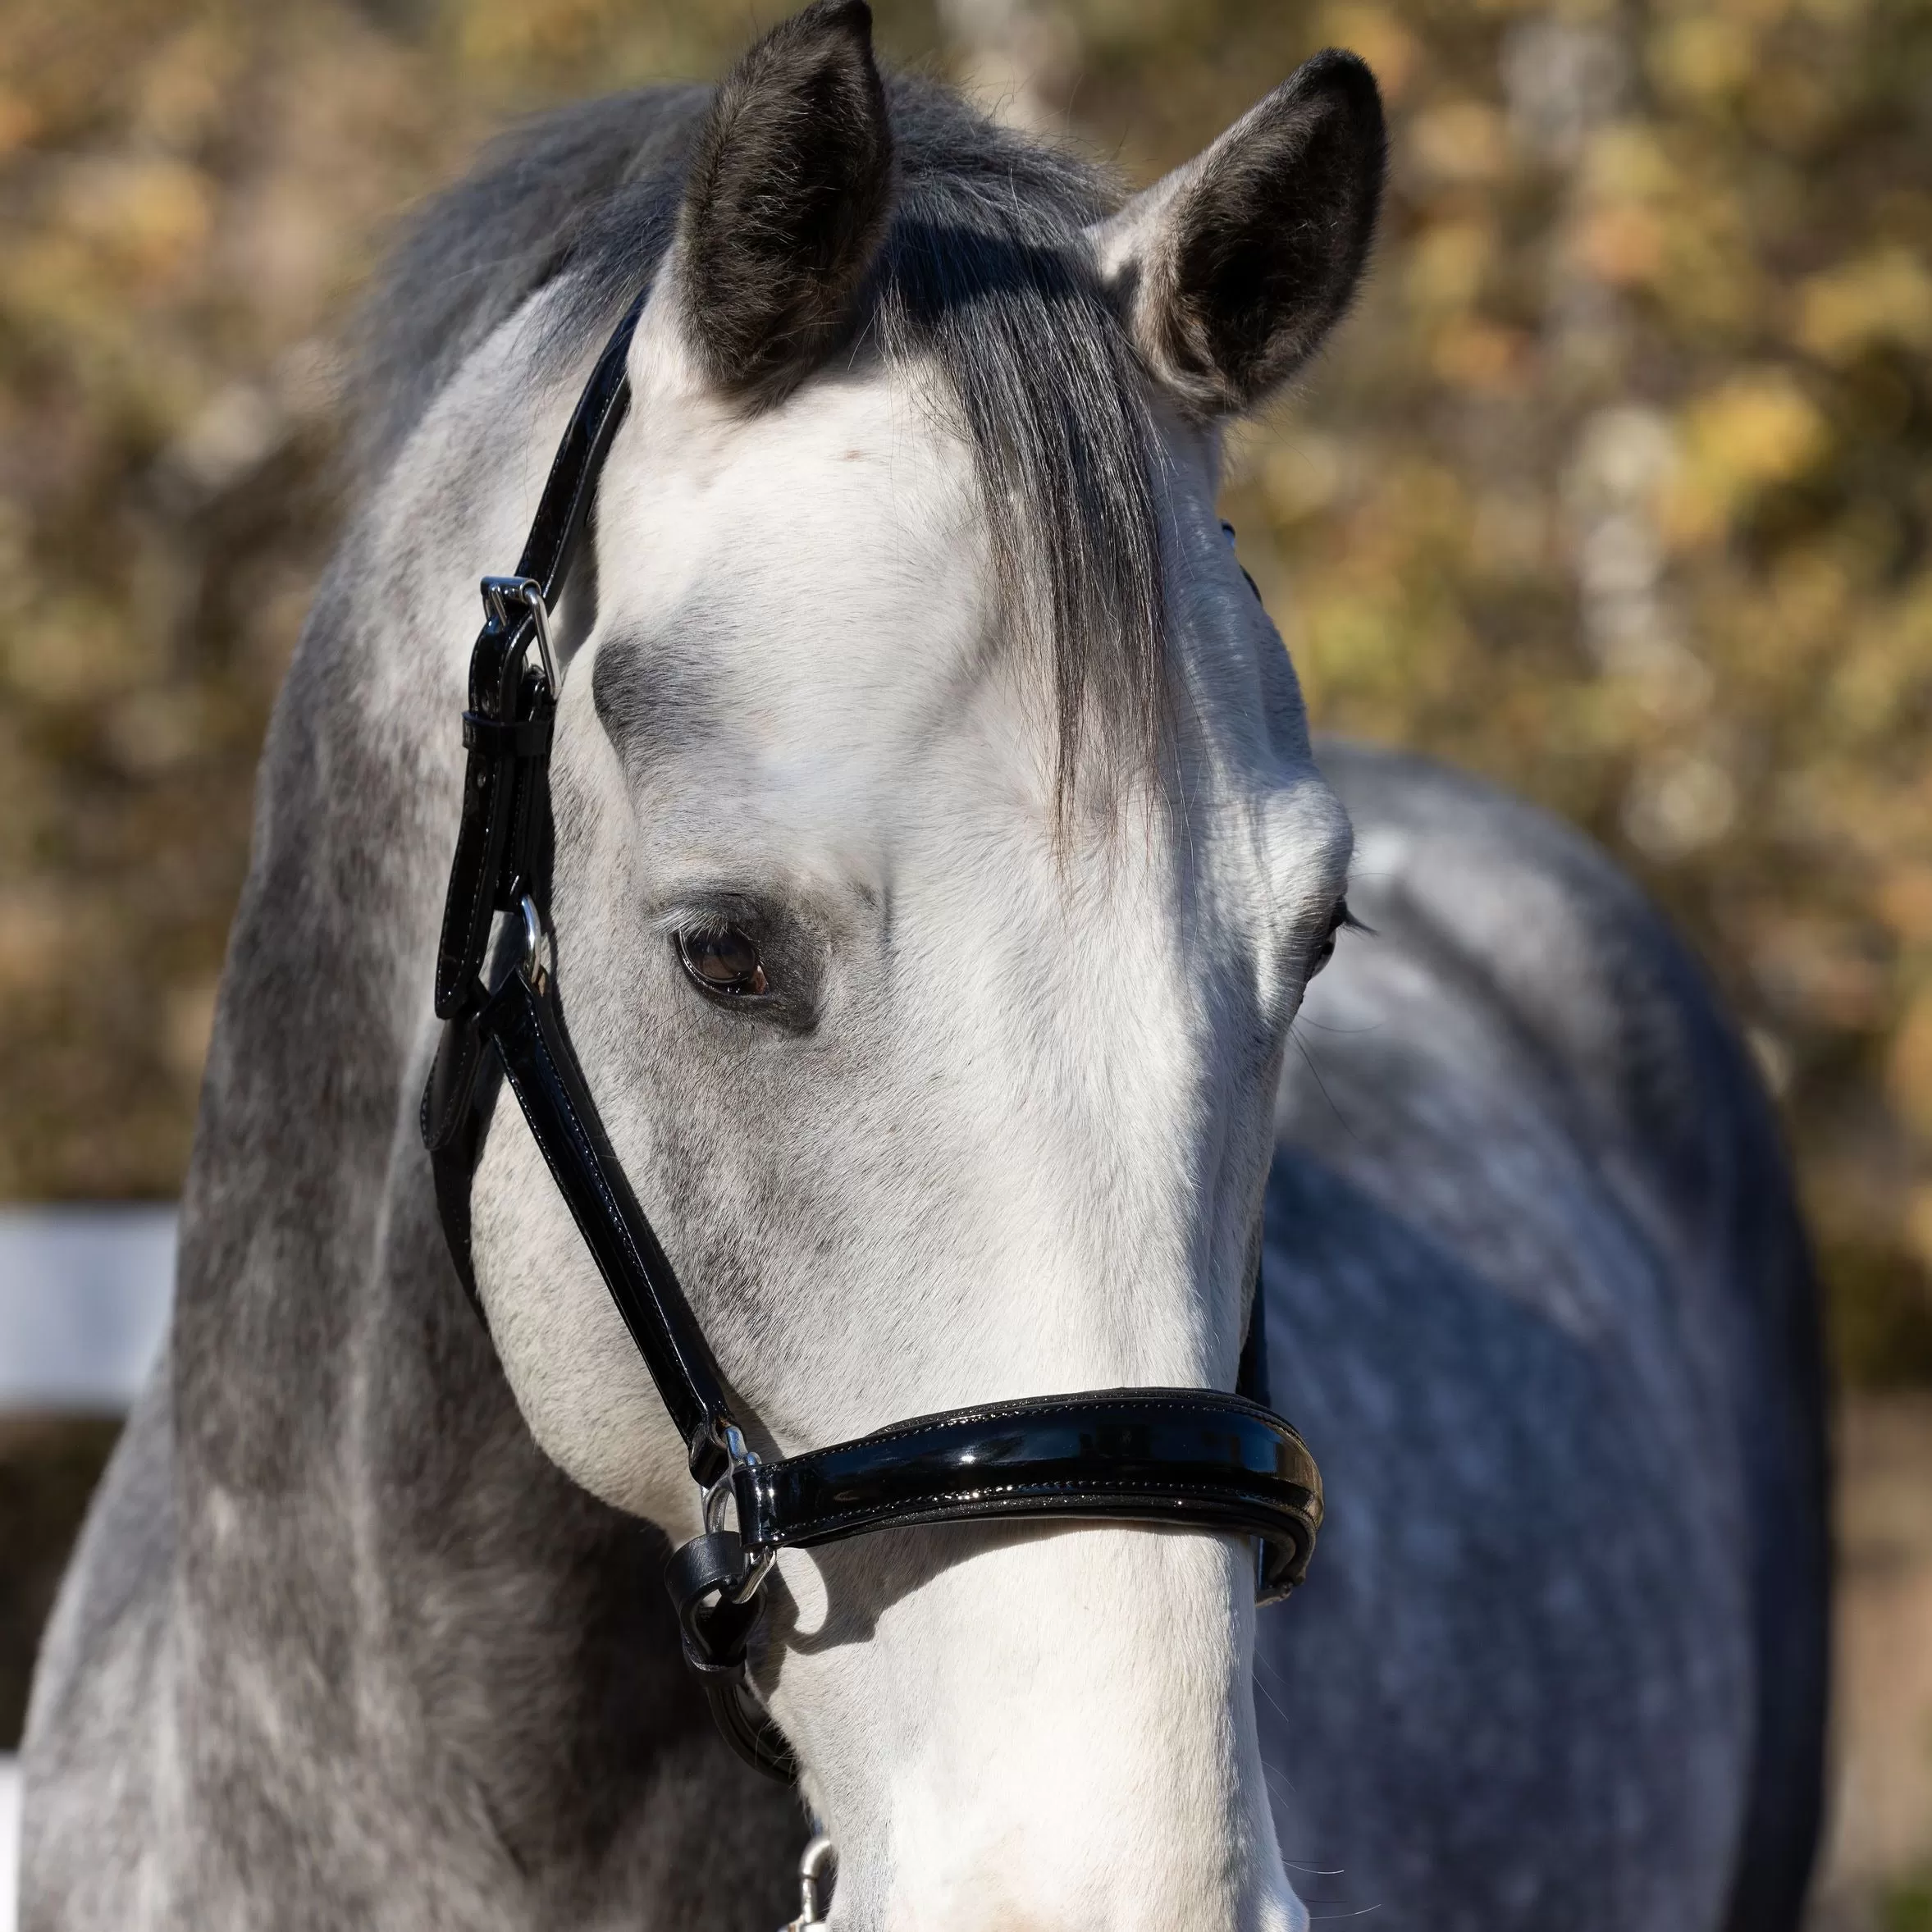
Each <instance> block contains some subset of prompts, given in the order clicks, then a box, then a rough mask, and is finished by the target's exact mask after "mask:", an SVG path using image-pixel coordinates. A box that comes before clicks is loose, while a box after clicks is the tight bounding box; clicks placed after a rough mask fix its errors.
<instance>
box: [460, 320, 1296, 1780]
mask: <svg viewBox="0 0 1932 1932" xmlns="http://www.w3.org/2000/svg"><path fill="white" fill-rule="evenodd" d="M642 303H643V298H642V297H639V299H638V300H637V303H636V304H633V307H632V308H631V309H630V311H629V312H628V313H627V314H626V315H625V317H624V318H623V321H622V322H620V323H619V325H618V327H617V331H616V332H615V333H614V335H613V336H612V337H611V338H610V342H609V343H608V344H607V345H605V349H604V353H603V354H602V355H601V356H600V357H599V358H598V360H597V366H596V369H595V370H594V371H593V372H592V373H591V378H590V381H589V382H588V384H587V386H586V387H585V390H584V392H583V395H582V397H581V398H580V399H579V400H578V405H577V409H576V412H575V413H574V414H573V416H572V418H571V420H570V426H569V429H568V430H567V431H566V432H565V433H564V441H563V445H562V446H561V448H560V450H558V453H557V459H556V462H555V465H554V467H553V468H552V469H551V471H550V480H549V482H547V483H546V485H545V487H544V491H543V496H542V499H541V502H540V504H539V505H538V508H537V518H536V520H535V522H534V523H532V526H531V530H530V536H529V540H528V542H527V543H526V544H525V546H524V548H523V557H522V559H521V560H520V561H519V563H518V567H517V574H516V575H515V576H514V577H510V578H485V579H484V582H483V610H484V623H483V628H482V632H481V633H480V634H479V635H478V637H477V642H476V647H475V650H474V651H473V654H472V655H471V659H470V670H469V705H468V710H465V711H464V715H463V742H464V746H465V747H466V748H467V751H468V765H467V767H466V770H465V772H464V788H463V817H462V823H461V826H460V829H459V832H458V834H457V841H456V855H455V858H454V862H453V863H452V865H451V866H450V889H449V896H448V900H447V902H446V905H445V910H444V916H443V929H442V938H441V944H440V945H439V947H438V948H437V953H436V1015H437V1017H438V1018H439V1019H441V1021H442V1022H443V1030H442V1036H441V1039H440V1041H439V1042H438V1044H437V1048H436V1062H435V1065H434V1066H433V1067H432V1069H431V1072H430V1077H429V1083H428V1085H427V1088H426V1089H425V1090H424V1093H423V1096H422V1138H423V1141H424V1144H425V1145H426V1146H427V1148H428V1149H429V1154H430V1162H431V1167H432V1172H433V1174H434V1176H435V1182H436V1208H437V1211H438V1213H439V1214H440V1216H441V1220H442V1224H443V1231H444V1235H445V1238H446V1240H448V1242H449V1246H450V1256H451V1258H452V1259H453V1260H454V1263H455V1266H456V1272H457V1276H458V1278H459V1280H460V1281H461V1282H462V1284H463V1286H464V1291H465V1292H466V1293H467V1294H468V1296H469V1298H470V1300H471V1303H472V1305H473V1306H474V1307H475V1308H476V1309H477V1314H478V1316H479V1317H481V1316H482V1304H481V1303H480V1301H479V1300H478V1299H477V1288H476V1277H475V1273H474V1271H473V1267H472V1263H471V1259H470V1187H471V1182H472V1179H473V1176H474V1173H475V1171H476V1164H477V1158H478V1156H479V1155H480V1153H481V1152H482V1142H483V1138H484V1135H485V1134H486V1131H487V1130H488V1126H489V1121H490V1118H491V1109H492V1108H493V1106H494V1103H495V1101H496V1094H497V1089H498V1085H499V1084H500V1081H502V1080H508V1082H509V1087H510V1090H511V1091H512V1092H513V1093H514V1094H515V1095H516V1098H517V1103H518V1106H519V1107H520V1108H521V1109H522V1110H523V1117H524V1119H525V1120H526V1121H528V1124H529V1127H530V1131H531V1134H532V1137H533V1138H534V1139H535V1140H536V1142H537V1147H538V1148H539V1149H541V1153H542V1154H543V1158H544V1160H545V1162H546V1164H547V1165H548V1167H549V1168H550V1175H551V1176H552V1178H553V1179H554V1180H555V1182H556V1185H557V1187H558V1190H559V1191H560V1193H561V1194H563V1196H564V1199H565V1201H567V1202H568V1203H569V1208H570V1212H571V1214H572V1217H573V1218H574V1219H575V1221H576V1222H577V1226H578V1231H580V1233H581V1234H582V1236H583V1240H584V1245H585V1246H586V1247H587V1248H588V1249H589V1250H590V1253H591V1258H592V1259H593V1260H595V1262H596V1264H597V1268H598V1272H600V1273H601V1275H602V1276H603V1278H604V1281H605V1286H606V1287H607V1288H608V1289H609V1290H610V1296H611V1299H612V1300H613V1301H614V1303H615V1304H616V1305H617V1309H618V1312H619V1314H620V1315H622V1317H623V1322H624V1326H625V1327H626V1328H628V1330H629V1331H630V1336H631V1340H632V1341H633V1342H634V1343H635V1344H636V1345H637V1352H638V1354H640V1355H641V1356H642V1358H643V1359H644V1363H645V1365H646V1368H648V1369H649V1370H650V1372H651V1380H652V1382H654V1383H655V1385H656V1388H657V1391H658V1394H659V1395H660V1397H661V1398H662V1400H663V1402H664V1404H665V1409H666V1410H667V1411H668V1412H669V1415H670V1418H671V1420H672V1422H673V1423H674V1424H675V1425H676V1427H677V1429H678V1433H679V1435H680V1436H683V1440H684V1444H685V1450H686V1455H687V1459H688V1460H689V1463H690V1467H691V1473H692V1477H693V1478H695V1479H696V1480H697V1482H698V1483H699V1484H700V1485H701V1487H702V1488H703V1491H704V1500H703V1517H704V1533H703V1534H702V1535H701V1536H698V1537H694V1538H693V1539H692V1541H689V1542H687V1543H686V1544H685V1545H684V1546H683V1547H682V1548H681V1549H679V1550H678V1551H677V1552H676V1554H675V1555H674V1556H673V1558H672V1560H671V1563H670V1566H669V1570H668V1571H667V1573H666V1575H665V1583H666V1586H667V1587H668V1588H669V1592H670V1595H671V1600H672V1602H673V1604H674V1605H675V1607H676V1610H677V1612H678V1626H679V1629H680V1632H681V1633H682V1637H683V1647H684V1656H685V1660H686V1661H687V1663H688V1664H689V1665H690V1666H691V1669H692V1672H693V1673H694V1674H695V1675H696V1676H697V1679H698V1681H699V1683H701V1685H702V1687H703V1688H704V1692H705V1695H706V1698H707V1700H708V1701H709V1702H710V1706H711V1710H712V1712H713V1715H715V1717H716V1719H717V1721H718V1724H719V1729H720V1730H722V1731H723V1733H724V1736H725V1738H727V1739H728V1741H729V1742H730V1743H731V1745H732V1747H733V1749H734V1750H736V1751H737V1752H738V1754H739V1755H740V1756H742V1757H743V1758H744V1759H745V1761H747V1763H749V1764H751V1765H756V1767H757V1769H759V1770H761V1771H765V1772H769V1773H770V1774H772V1775H773V1776H774V1777H779V1778H784V1779H794V1778H796V1776H797V1764H796V1762H795V1761H794V1760H793V1758H792V1752H791V1748H790V1747H789V1746H788V1744H787V1742H785V1738H784V1737H783V1733H781V1732H780V1731H779V1729H778V1728H777V1726H776V1725H774V1724H773V1723H772V1721H771V1720H770V1717H769V1716H768V1715H766V1713H765V1710H764V1709H763V1707H762V1706H761V1705H760V1703H759V1701H758V1699H757V1696H756V1691H755V1689H754V1688H753V1686H752V1683H751V1647H752V1644H753V1642H754V1639H755V1637H756V1632H757V1629H758V1624H759V1617H760V1608H761V1604H762V1598H761V1596H760V1586H761V1585H762V1584H763V1583H764V1581H765V1576H766V1574H767V1573H769V1571H770V1568H771V1564H772V1562H773V1560H774V1558H775V1557H776V1555H777V1554H778V1552H779V1551H780V1550H782V1549H810V1548H813V1547H815V1546H819V1545H821V1544H825V1543H833V1542H838V1541H843V1539H845V1538H846V1537H855V1536H861V1535H864V1534H866V1532H870V1531H872V1530H876V1529H884V1528H896V1527H900V1526H903V1525H906V1524H911V1523H966V1522H983V1521H988V1520H999V1519H1006V1520H1012V1519H1054V1520H1063V1519H1069V1518H1071V1519H1085V1520H1086V1521H1089V1522H1113V1523H1151V1524H1155V1525H1162V1526H1166V1527H1168V1528H1181V1529H1188V1530H1194V1531H1201V1532H1220V1533H1222V1534H1229V1535H1236V1536H1245V1537H1249V1538H1251V1539H1252V1540H1253V1541H1254V1548H1255V1558H1256V1561H1255V1587H1256V1594H1257V1596H1258V1598H1259V1599H1260V1600H1261V1601H1264V1602H1267V1601H1273V1600H1274V1599H1276V1598H1277V1597H1279V1596H1286V1594H1287V1592H1289V1591H1290V1590H1291V1589H1293V1588H1294V1587H1295V1585H1296V1584H1297V1583H1299V1582H1300V1581H1301V1578H1302V1575H1303V1573H1304V1570H1305V1569H1307V1566H1308V1560H1309V1552H1310V1551H1312V1550H1313V1546H1314V1541H1315V1532H1316V1531H1317V1529H1318V1528H1319V1527H1320V1524H1321V1520H1322V1481H1321V1478H1320V1476H1319V1475H1318V1473H1317V1472H1316V1468H1315V1464H1314V1460H1313V1457H1311V1456H1310V1455H1309V1452H1308V1450H1307V1449H1306V1448H1305V1447H1304V1445H1303V1443H1302V1441H1301V1438H1300V1437H1299V1436H1297V1435H1296V1434H1295V1431H1294V1430H1293V1429H1292V1428H1291V1427H1290V1426H1289V1425H1288V1424H1287V1423H1286V1422H1284V1421H1283V1420H1282V1418H1281V1417H1280V1416H1278V1415H1277V1414H1275V1413H1274V1412H1273V1411H1272V1409H1269V1408H1268V1407H1267V1384H1266V1345H1265V1338H1264V1335H1263V1326H1262V1297H1261V1295H1260V1294H1259V1292H1258V1291H1257V1293H1256V1294H1255V1295H1254V1304H1253V1309H1252V1312H1251V1313H1250V1316H1249V1333H1248V1338H1247V1343H1246V1345H1245V1348H1244V1349H1243V1350H1242V1356H1241V1371H1240V1393H1238V1394H1235V1395H1228V1394H1225V1393H1222V1392H1220V1391H1215V1390H1211V1389H1109V1390H1101V1391H1091V1392H1089V1393H1086V1394H1080V1395H1054V1396H1046V1397H1043V1398H1039V1399H1038V1400H1027V1401H1020V1402H1001V1403H993V1404H986V1405H983V1406H981V1407H978V1408H973V1409H956V1410H952V1411H951V1412H949V1413H948V1414H943V1415H932V1416H925V1417H922V1418H920V1419H919V1420H917V1421H915V1422H908V1423H898V1424H896V1425H895V1426H894V1427H891V1428H888V1429H882V1430H879V1432H877V1433H875V1434H874V1435H870V1436H861V1437H860V1438H859V1439H858V1440H857V1441H852V1442H844V1443H839V1444H837V1445H835V1446H833V1447H831V1448H828V1449H818V1450H809V1451H807V1452H806V1453H804V1454H802V1455H795V1456H788V1457H786V1458H784V1459H782V1460H776V1461H772V1462H762V1461H760V1459H759V1458H758V1457H757V1456H756V1455H754V1454H753V1453H752V1452H751V1450H749V1449H748V1448H747V1446H746V1444H745V1441H744V1437H743V1436H742V1434H741V1433H740V1431H739V1428H738V1423H737V1422H736V1421H735V1419H734V1418H733V1414H732V1412H731V1409H730V1406H729V1404H728V1402H727V1400H726V1398H725V1395H724V1380H723V1377H721V1376H720V1374H719V1369H718V1365H717V1363H716V1362H715V1360H714V1359H712V1355H711V1352H710V1347H709V1346H708V1345H707V1344H706V1341H705V1336H704V1331H703V1330H702V1329H701V1327H699V1325H698V1322H697V1317H696V1316H695V1315H694V1314H693V1313H692V1309H691V1304H690V1303H689V1302H688V1301H687V1299H685V1295H684V1290H683V1287H682V1286H680V1285H679V1283H678V1277H677V1272H676V1271H675V1270H674V1268H673V1267H672V1266H671V1263H670V1260H669V1257H668V1256H667V1255H666V1254H665V1251H664V1249H663V1248H662V1246H661V1245H660V1243H659V1241H658V1239H657V1236H656V1234H655V1231H653V1230H652V1228H651V1222H650V1221H649V1219H648V1217H646V1214H645V1213H644V1210H643V1208H642V1207H641V1206H640V1205H639V1204H638V1201H637V1196H636V1194H634V1193H633V1191H632V1189H631V1185H630V1182H629V1181H628V1178H627V1177H626V1176H625V1174H624V1172H623V1167H622V1165H621V1164H620V1163H619V1161H618V1158H617V1156H616V1154H615V1153H614V1151H613V1149H612V1148H611V1145H610V1138H609V1136H608V1135H606V1134H605V1130H604V1125H603V1122H602V1121H601V1118H600V1117H599V1116H598V1112H597V1108H596V1102H595V1101H594V1100H593V1099H592V1098H591V1091H590V1087H589V1085H588V1083H587V1081H586V1080H585V1079H584V1075H583V1069H582V1066H580V1065H579V1063H578V1058H577V1055H576V1053H575V1051H574V1050H573V1048H572V1046H571V1044H570V1035H569V1030H568V1029H567V1028H566V1026H565V1025H564V1015H563V1012H562V1009H561V1007H560V1004H559V1002H558V994H557V987H556V980H555V974H554V972H553V971H550V970H548V969H547V968H546V964H545V953H546V950H547V949H548V940H549V928H550V863H551V847H552V830H551V823H550V733H551V730H552V728H553V725H554V723H555V717H556V706H557V670H556V666H555V663H554V661H553V660H552V657H551V652H550V633H549V616H550V610H552V609H553V608H554V606H555V603H556V601H557V599H558V597H559V596H560V595H561V594H562V592H563V589H564V582H565V579H566V578H567V577H568V576H569V569H570V564H571V560H572V558H573V555H574V554H575V551H576V550H577V547H578V542H579V540H580V539H581V537H582V533H583V530H584V527H585V524H586V522H587V518H588V516H589V513H590V507H591V500H592V497H593V496H594V495H595V492H596V480H597V474H598V471H599V470H600V468H601V466H602V464H603V460H604V457H605V454H606V452H607V451H608V450H609V449H610V441H611V438H612V437H613V436H614V435H615V434H616V432H617V428H618V425H619V423H620V422H622V421H623V416H624V412H625V410H626V409H628V406H629V400H630V396H629V389H628V383H627V380H626V377H625V355H626V352H627V351H628V348H629V345H630V340H631V336H632V333H633V331H634V329H635V328H636V327H637V317H638V313H639V312H640V310H641V308H642ZM532 646H535V648H536V651H537V656H538V661H537V662H536V663H532V662H531V651H532ZM500 913H507V914H509V915H511V917H510V918H509V919H507V920H505V925H504V928H503V930H502V933H501V934H500V938H499V939H498V942H497V957H496V961H494V962H493V963H492V965H491V971H490V974H489V978H488V982H487V983H486V980H485V978H484V961H485V955H486V952H487V950H488V948H489V944H490V931H491V925H492V923H493V922H494V920H496V916H497V915H498V914H500ZM727 1505H728V1506H729V1507H730V1509H731V1510H732V1511H733V1513H734V1514H735V1516H736V1519H737V1527H736V1528H735V1529H728V1528H726V1527H725V1523H724V1518H725V1511H726V1508H727Z"/></svg>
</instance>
